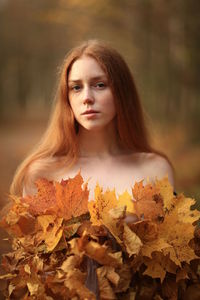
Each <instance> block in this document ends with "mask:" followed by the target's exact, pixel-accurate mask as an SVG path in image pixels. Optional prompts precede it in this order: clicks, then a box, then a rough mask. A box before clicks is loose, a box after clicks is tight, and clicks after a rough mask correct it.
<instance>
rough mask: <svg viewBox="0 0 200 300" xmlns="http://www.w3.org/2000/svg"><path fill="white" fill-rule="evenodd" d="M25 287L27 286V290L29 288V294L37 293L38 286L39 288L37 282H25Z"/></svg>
mask: <svg viewBox="0 0 200 300" xmlns="http://www.w3.org/2000/svg"><path fill="white" fill-rule="evenodd" d="M27 287H28V290H29V292H30V294H31V296H33V295H37V292H38V288H39V284H38V283H32V282H27Z"/></svg>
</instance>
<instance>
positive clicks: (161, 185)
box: [155, 176, 174, 210]
mask: <svg viewBox="0 0 200 300" xmlns="http://www.w3.org/2000/svg"><path fill="white" fill-rule="evenodd" d="M155 186H156V187H157V188H158V189H159V190H160V194H161V196H162V198H163V202H164V208H166V209H167V210H170V208H171V206H172V204H173V203H172V200H173V198H174V193H173V188H172V186H171V184H170V183H169V180H168V176H166V177H164V178H163V179H161V180H158V179H157V180H156V183H155Z"/></svg>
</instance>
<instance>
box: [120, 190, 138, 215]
mask: <svg viewBox="0 0 200 300" xmlns="http://www.w3.org/2000/svg"><path fill="white" fill-rule="evenodd" d="M117 206H126V211H127V212H131V213H134V212H135V210H134V203H133V200H132V197H131V195H130V194H129V193H128V192H127V191H125V192H124V193H123V194H121V195H119V197H118V200H117Z"/></svg>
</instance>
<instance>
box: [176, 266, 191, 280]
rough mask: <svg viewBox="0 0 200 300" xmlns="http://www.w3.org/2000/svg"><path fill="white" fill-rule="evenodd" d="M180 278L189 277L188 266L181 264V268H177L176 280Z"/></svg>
mask: <svg viewBox="0 0 200 300" xmlns="http://www.w3.org/2000/svg"><path fill="white" fill-rule="evenodd" d="M182 279H189V277H188V267H187V266H186V267H185V266H183V267H182V268H181V269H178V271H177V273H176V282H178V281H179V280H182Z"/></svg>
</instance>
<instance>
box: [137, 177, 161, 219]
mask: <svg viewBox="0 0 200 300" xmlns="http://www.w3.org/2000/svg"><path fill="white" fill-rule="evenodd" d="M132 193H133V197H134V199H135V201H134V208H135V213H136V214H137V215H138V217H139V218H140V217H144V218H145V219H151V220H153V221H157V222H160V220H162V219H163V218H164V209H163V199H162V197H161V195H160V194H159V189H158V188H157V187H155V186H153V185H152V184H147V185H146V186H144V185H143V181H140V182H139V183H135V185H134V187H133V189H132Z"/></svg>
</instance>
